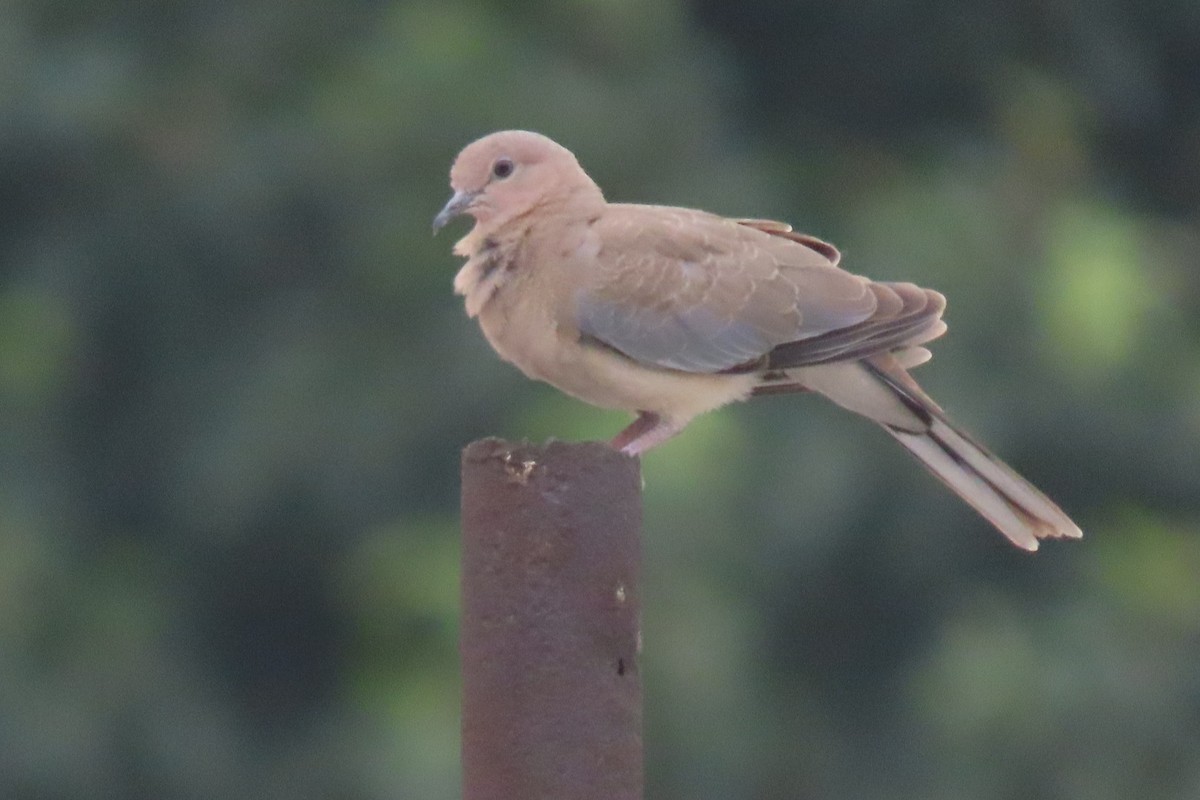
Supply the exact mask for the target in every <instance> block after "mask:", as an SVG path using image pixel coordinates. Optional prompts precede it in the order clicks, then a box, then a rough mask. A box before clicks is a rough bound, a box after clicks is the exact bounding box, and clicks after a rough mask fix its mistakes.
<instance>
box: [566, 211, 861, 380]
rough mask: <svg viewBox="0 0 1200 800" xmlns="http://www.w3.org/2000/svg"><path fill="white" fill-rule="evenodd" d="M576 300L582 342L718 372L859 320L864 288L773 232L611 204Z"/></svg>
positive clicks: (793, 239)
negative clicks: (592, 260)
mask: <svg viewBox="0 0 1200 800" xmlns="http://www.w3.org/2000/svg"><path fill="white" fill-rule="evenodd" d="M595 232H596V234H597V236H598V237H599V249H598V251H597V252H596V255H595V257H594V263H589V264H587V265H586V268H585V269H584V270H583V271H582V274H581V280H582V283H581V285H580V287H579V288H578V290H577V292H576V294H575V297H574V301H575V311H576V315H577V316H576V322H577V325H578V328H579V331H580V333H581V334H583V335H584V336H585V337H589V338H591V339H594V340H597V341H599V342H602V343H603V344H605V345H607V346H608V347H611V348H613V349H615V350H617V351H619V352H621V353H623V354H624V355H626V356H628V357H629V358H632V359H634V360H636V361H640V362H643V363H645V364H651V365H654V366H658V367H664V368H668V369H676V370H682V371H686V372H720V371H722V370H728V369H732V368H735V367H738V366H740V365H743V364H746V363H747V362H753V361H755V360H758V359H761V358H762V357H763V356H765V355H766V354H768V353H769V352H771V350H772V349H774V348H775V347H777V346H778V345H781V344H785V343H789V342H796V341H801V340H806V339H810V338H812V337H817V336H821V335H822V334H826V333H829V332H830V331H836V330H840V329H844V328H848V327H851V326H854V325H856V324H858V323H860V322H863V321H864V320H867V319H869V318H870V317H871V316H872V315H873V314H874V312H875V311H876V308H877V306H878V302H879V300H878V298H877V296H876V292H874V291H872V289H871V284H870V281H868V280H866V279H865V278H861V277H858V276H856V275H852V274H850V273H848V272H845V271H843V270H841V269H838V268H837V267H836V266H835V260H836V258H837V251H836V250H835V249H834V248H833V247H832V246H831V245H827V244H825V243H824V242H821V241H820V240H817V239H813V238H811V237H806V236H804V235H803V234H793V233H791V231H790V228H788V226H786V225H783V224H781V223H768V222H762V221H753V222H747V223H739V222H737V221H735V220H730V219H725V218H722V217H718V216H714V215H711V214H706V213H703V212H699V211H691V210H687V209H675V208H662V207H656V206H634V205H619V204H613V205H610V206H609V207H608V209H607V211H606V213H605V215H604V217H603V218H601V219H600V220H599V221H598V222H597V223H596V225H595Z"/></svg>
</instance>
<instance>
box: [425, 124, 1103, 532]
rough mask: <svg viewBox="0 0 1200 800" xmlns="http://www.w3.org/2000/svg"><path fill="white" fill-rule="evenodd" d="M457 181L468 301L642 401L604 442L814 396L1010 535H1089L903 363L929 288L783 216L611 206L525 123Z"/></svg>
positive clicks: (609, 389)
mask: <svg viewBox="0 0 1200 800" xmlns="http://www.w3.org/2000/svg"><path fill="white" fill-rule="evenodd" d="M450 185H451V188H452V189H453V192H454V193H453V196H452V197H451V198H450V200H449V202H447V203H446V205H445V207H444V208H443V209H442V210H441V212H440V213H439V214H438V215H437V216H436V218H435V219H434V223H433V225H434V232H435V233H436V232H437V231H438V230H439V229H441V228H442V227H444V226H445V225H446V224H447V223H448V222H450V220H452V219H454V218H455V217H458V216H462V215H467V216H470V217H473V218H474V220H475V224H474V227H472V229H471V230H470V231H469V232H468V233H467V235H466V236H465V237H463V238H462V239H461V240H460V241H459V242H458V243H457V244H455V246H454V253H455V254H456V255H459V256H461V257H463V258H465V259H466V262H465V264H463V266H462V268H461V269H460V270H459V272H458V274H457V275H456V276H455V279H454V290H455V292H456V293H457V294H460V295H462V296H463V298H464V301H465V305H466V312H467V315H468V316H469V317H472V318H475V319H477V320H478V323H479V326H480V328H481V329H482V331H483V334H484V336H485V337H486V338H487V340H488V342H489V343H490V344H491V346H492V347H493V348H494V349H495V351H496V353H497V354H499V356H500V357H501V358H502V359H504V360H506V361H508V362H511V363H512V364H513V365H515V366H516V367H517V368H519V369H520V370H521V371H522V372H524V373H525V374H526V375H527V376H529V377H530V378H533V379H536V380H540V381H544V382H546V383H548V384H550V385H552V386H555V387H557V388H558V389H560V390H561V391H563V392H565V393H567V394H569V395H571V396H573V397H576V398H578V399H580V400H583V401H585V402H587V403H591V404H592V405H595V406H599V407H602V408H609V409H620V410H624V411H627V412H631V413H633V414H635V415H636V416H635V418H634V420H633V422H632V423H631V424H630V425H629V426H628V427H627V428H625V429H624V430H623V431H621V432H620V433H618V434H617V436H616V437H615V438H614V439H613V440H612V442H611V445H612V446H613V447H614V448H617V449H619V450H621V451H622V452H624V453H626V454H628V455H630V456H640V455H641V454H643V453H645V452H646V451H648V450H650V449H651V448H653V447H656V446H657V445H660V444H662V443H663V442H665V441H667V440H668V439H670V438H671V437H673V436H675V435H676V434H678V433H679V432H680V431H682V430H683V429H684V428H685V427H686V426H687V424H688V423H689V422H691V421H692V420H693V419H695V418H696V417H697V416H699V415H700V414H704V413H706V412H709V411H713V410H715V409H717V408H720V407H722V406H725V405H727V404H729V403H733V402H736V401H741V400H746V399H748V398H752V397H756V396H760V395H772V394H778V393H790V392H811V393H816V394H819V395H822V396H824V397H826V398H827V399H829V400H831V401H833V402H834V403H836V404H837V405H839V406H841V407H842V408H845V409H847V410H849V411H852V412H854V413H856V414H858V415H860V416H863V417H866V418H867V419H869V420H871V421H872V422H874V423H876V424H878V425H879V426H881V427H882V428H883V429H884V430H885V431H887V432H888V433H889V434H891V436H892V437H893V438H895V439H896V440H897V441H898V442H899V443H900V444H901V445H903V446H904V447H905V448H906V449H907V450H908V451H909V452H910V453H911V454H912V455H913V456H915V457H916V458H917V459H918V460H919V461H920V462H921V463H922V464H923V465H924V466H925V467H926V468H927V469H928V470H929V471H930V472H931V473H933V475H935V476H936V477H937V478H939V479H940V480H941V481H942V482H943V483H945V484H946V485H947V486H948V487H949V488H950V489H951V490H953V491H954V492H955V493H957V494H958V495H959V496H960V497H961V498H962V499H963V500H965V501H966V502H967V503H968V504H969V505H970V506H972V507H973V508H974V509H975V510H976V511H978V512H979V513H980V514H981V515H982V516H983V517H984V518H986V519H987V520H988V521H990V522H991V523H992V525H994V526H995V527H996V528H997V529H998V530H999V531H1000V532H1001V533H1003V534H1004V535H1005V536H1006V537H1008V539H1009V540H1010V541H1011V542H1012V543H1013V544H1015V545H1016V546H1017V547H1020V548H1023V549H1025V550H1029V551H1033V550H1036V549H1037V548H1038V541H1039V540H1040V539H1044V538H1062V537H1066V538H1079V537H1080V536H1082V532H1081V530H1080V528H1079V527H1078V526H1077V525H1076V524H1075V523H1074V522H1072V521H1071V519H1070V518H1069V517H1068V516H1067V515H1066V514H1065V513H1064V512H1063V511H1062V510H1061V509H1060V508H1059V507H1058V506H1057V505H1055V504H1054V502H1052V501H1051V500H1050V499H1049V498H1047V497H1046V496H1045V495H1044V494H1043V493H1042V492H1041V491H1039V490H1038V489H1036V488H1035V487H1034V486H1033V485H1032V484H1030V483H1029V482H1028V481H1026V480H1025V479H1024V478H1022V477H1021V476H1020V475H1018V474H1017V473H1016V472H1015V471H1014V470H1013V469H1012V468H1010V467H1009V466H1008V465H1006V464H1005V463H1004V462H1002V461H1001V460H1000V459H999V458H997V457H996V456H995V455H993V454H992V453H991V452H990V451H988V450H987V448H985V447H984V446H983V445H982V444H980V443H979V442H977V441H976V440H975V439H973V438H972V437H971V436H970V435H968V434H967V433H966V432H964V431H963V430H962V429H961V428H959V427H958V426H956V425H955V424H954V423H953V422H951V421H950V420H949V418H948V417H947V416H946V413H945V412H944V411H943V410H942V408H941V407H940V406H938V404H937V403H935V402H934V401H933V400H932V399H931V398H930V397H929V396H928V395H927V394H926V393H925V392H924V391H923V390H922V389H921V387H920V386H918V385H917V383H916V381H914V380H913V378H912V377H911V375H910V374H909V370H910V369H912V368H913V367H916V366H918V365H920V364H922V363H923V362H925V361H927V360H928V359H929V358H930V353H929V350H928V349H926V347H925V346H924V345H926V344H928V343H929V342H930V341H931V340H933V339H935V338H937V337H938V336H941V335H942V334H943V333H944V332H945V331H946V324H945V323H944V322H943V321H942V313H943V311H944V310H945V307H946V300H945V298H944V297H943V296H942V295H941V294H939V293H938V292H935V291H933V290H931V289H924V288H921V287H919V286H917V285H915V284H912V283H900V282H884V281H873V280H871V279H869V278H865V277H862V276H859V275H855V274H853V273H851V272H849V271H847V270H844V269H842V268H841V266H840V265H839V262H840V258H841V256H840V254H839V252H838V250H837V248H835V247H834V246H833V245H831V244H828V243H826V242H824V241H822V240H820V239H818V238H816V237H814V236H809V235H806V234H803V233H798V232H796V231H794V230H793V229H792V227H791V226H790V225H787V224H784V223H781V222H772V221H767V220H758V219H733V218H727V217H723V216H720V215H717V214H712V213H708V212H705V211H700V210H695V209H689V208H675V207H669V206H658V205H638V204H628V203H610V202H608V201H607V200H606V199H605V197H604V194H603V193H602V192H601V190H600V188H599V187H598V186H597V185H596V183H595V182H594V181H593V180H592V179H591V178H590V177H589V176H588V174H587V173H586V172H585V171H584V170H583V168H582V167H581V166H580V164H579V162H578V161H577V160H576V158H575V156H574V154H572V153H571V151H570V150H568V149H566V148H565V147H563V146H561V145H559V144H557V143H556V142H554V141H552V140H551V139H549V138H547V137H545V136H542V135H541V134H537V133H533V132H529V131H501V132H497V133H492V134H490V135H487V136H484V137H483V138H481V139H479V140H477V141H475V142H472V143H471V144H469V145H467V147H466V148H464V149H463V150H462V152H461V153H460V154H459V156H458V158H457V159H456V160H455V162H454V165H453V167H452V168H451V170H450Z"/></svg>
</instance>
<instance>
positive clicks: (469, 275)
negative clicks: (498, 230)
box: [454, 233, 521, 317]
mask: <svg viewBox="0 0 1200 800" xmlns="http://www.w3.org/2000/svg"><path fill="white" fill-rule="evenodd" d="M520 249H521V248H520V246H519V243H502V242H501V241H500V240H498V239H495V238H493V237H490V236H483V237H479V238H476V237H475V234H474V233H471V234H468V235H467V236H466V237H464V238H463V239H462V241H460V242H459V243H458V244H456V245H455V246H454V251H455V252H456V253H458V254H459V255H465V256H467V257H468V258H467V263H466V264H464V265H463V267H462V269H460V270H459V271H458V274H457V275H456V276H454V292H455V294H461V295H462V296H463V298H464V300H465V302H466V306H467V316H469V317H477V316H479V312H480V311H482V310H483V307H484V306H485V305H486V304H487V303H488V302H489V301H490V300H491V299H492V297H493V296H494V295H495V294H496V292H497V291H499V289H500V287H501V286H503V285H504V284H505V283H507V282H508V280H509V279H510V278H511V277H512V274H513V273H514V272H515V271H516V269H517V264H518V259H519V257H520Z"/></svg>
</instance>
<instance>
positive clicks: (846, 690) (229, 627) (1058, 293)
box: [0, 0, 1200, 800]
mask: <svg viewBox="0 0 1200 800" xmlns="http://www.w3.org/2000/svg"><path fill="white" fill-rule="evenodd" d="M508 127H523V128H530V129H535V130H539V131H542V132H544V133H546V134H548V135H551V136H553V137H554V138H556V139H558V140H559V141H561V142H563V143H564V144H566V145H567V146H569V147H570V148H571V149H573V150H574V151H575V152H576V153H577V154H578V156H579V157H580V159H581V161H582V162H583V164H584V165H585V167H587V168H588V170H589V171H590V172H591V173H592V174H593V176H594V177H595V178H596V179H597V181H598V182H599V183H600V185H601V186H603V187H604V188H605V190H606V192H607V193H608V195H609V196H610V197H611V198H614V199H620V200H631V201H633V200H636V201H645V202H664V203H674V204H686V205H695V206H701V207H706V208H709V209H712V210H715V211H719V212H724V213H728V214H731V215H738V216H755V217H770V218H782V219H787V220H789V221H792V222H793V223H795V224H796V225H797V226H798V227H800V228H801V229H804V230H808V231H811V232H813V233H815V234H818V235H820V236H823V237H824V238H827V239H830V240H832V241H834V242H836V243H837V244H839V245H840V246H841V247H842V249H843V251H844V252H845V253H846V264H847V266H848V267H849V268H850V269H852V270H854V271H857V272H862V273H864V274H868V275H872V276H874V277H879V278H890V279H909V280H914V281H917V282H920V283H922V284H925V285H928V286H932V287H935V288H938V289H940V290H942V291H943V292H945V293H946V294H947V295H948V296H949V297H950V308H949V313H948V315H947V319H948V321H949V322H950V325H951V332H950V335H948V336H947V337H946V338H945V339H944V340H942V341H940V342H938V343H937V344H936V346H935V355H936V357H935V359H934V362H933V363H932V364H931V365H929V366H927V367H923V368H922V370H921V372H920V377H921V379H922V381H923V383H924V384H925V385H926V387H927V388H928V389H929V390H930V392H931V393H932V394H933V395H934V396H935V397H938V398H939V399H940V400H941V401H942V403H943V404H944V405H945V406H946V407H948V408H949V409H950V410H951V411H952V412H953V413H954V414H955V416H956V417H958V418H959V419H960V421H961V422H963V423H964V424H965V425H966V426H967V427H969V428H971V429H973V430H975V431H976V432H977V433H978V434H979V435H980V436H981V438H983V439H985V440H986V441H988V442H989V443H990V444H991V445H992V446H993V447H994V448H995V449H996V450H997V451H999V452H1000V453H1002V454H1004V455H1005V456H1006V457H1007V458H1008V459H1010V460H1011V462H1012V463H1013V464H1014V465H1015V466H1017V467H1018V468H1019V469H1020V470H1022V471H1023V472H1024V473H1026V474H1027V475H1028V476H1029V477H1030V478H1031V479H1032V480H1034V481H1035V482H1036V483H1038V484H1039V485H1041V486H1042V487H1043V488H1045V489H1046V491H1047V492H1048V493H1049V494H1051V495H1052V496H1053V497H1055V498H1056V499H1058V500H1060V501H1061V503H1062V504H1063V505H1064V507H1066V508H1067V509H1068V510H1069V511H1070V512H1071V513H1072V514H1073V515H1075V516H1076V518H1077V520H1078V521H1079V522H1080V523H1081V524H1082V526H1083V527H1084V529H1085V530H1086V532H1087V538H1085V539H1084V541H1083V542H1081V543H1076V544H1060V545H1050V546H1047V547H1045V548H1044V549H1043V552H1042V553H1040V554H1038V555H1037V556H1036V557H1028V556H1026V555H1024V554H1021V553H1018V552H1016V551H1014V550H1013V549H1012V548H1010V547H1009V546H1008V545H1006V544H1005V543H1004V542H1003V541H1002V540H1001V539H1000V537H998V536H997V535H995V534H994V533H993V532H992V531H990V530H989V529H988V528H987V526H986V524H985V523H983V522H982V521H981V520H979V519H978V518H976V517H975V516H974V515H973V514H972V512H971V511H970V510H969V509H967V508H966V507H965V506H963V505H962V504H961V503H959V502H958V501H957V500H955V499H954V498H953V497H951V496H950V495H948V494H946V493H945V492H944V491H943V490H942V489H941V487H940V486H938V485H937V483H936V482H935V481H933V480H931V479H929V478H928V477H927V476H926V475H924V474H923V473H921V472H920V471H919V470H918V469H915V468H914V466H913V463H912V462H911V461H910V460H909V459H908V458H907V457H906V456H905V455H904V454H903V453H902V452H901V451H900V449H899V448H897V447H895V446H894V445H893V444H892V443H891V442H890V441H889V440H888V439H887V437H885V436H882V435H881V434H879V433H878V432H877V431H875V430H872V429H871V428H870V426H868V425H865V424H863V423H861V422H860V421H858V420H855V419H851V418H849V417H848V416H847V415H845V414H843V413H840V412H839V411H838V410H837V409H833V408H831V407H827V406H826V405H823V404H821V403H820V402H819V401H817V400H815V399H813V398H803V397H801V398H796V397H792V398H777V399H770V400H763V401H762V402H758V403H754V404H751V405H747V406H744V407H739V408H734V409H727V410H725V411H723V412H722V413H720V414H718V415H713V416H711V417H709V418H706V419H703V420H701V421H699V422H697V423H695V424H694V425H693V426H692V427H691V428H690V429H689V430H688V432H687V433H686V434H685V435H683V436H681V437H680V438H679V439H678V440H676V441H674V442H672V443H671V444H669V445H667V446H665V447H663V448H662V449H661V450H659V451H656V452H654V453H652V454H651V455H650V456H649V457H648V458H647V459H646V460H645V465H644V469H645V476H646V565H645V576H644V580H645V594H646V597H645V603H646V610H645V641H646V651H645V661H644V670H645V683H646V691H647V703H648V708H647V751H648V771H649V775H648V781H649V787H648V793H647V796H648V797H654V798H689V800H691V799H697V800H703V799H705V798H714V799H716V798H720V799H721V800H734V799H735V798H746V799H747V800H774V798H781V799H782V798H797V797H813V798H863V797H891V798H913V799H914V800H915V799H916V798H922V799H923V800H928V799H929V798H934V799H936V798H947V799H949V798H955V799H956V800H957V799H958V798H988V799H990V798H995V799H996V800H1003V799H1006V798H1023V799H1025V798H1041V797H1045V798H1081V799H1082V798H1086V800H1103V799H1104V798H1128V797H1139V798H1164V799H1166V798H1195V797H1198V796H1200V668H1198V667H1197V665H1198V664H1200V535H1198V534H1200V455H1198V448H1200V322H1198V320H1200V272H1198V266H1200V227H1198V223H1200V213H1198V212H1200V5H1198V4H1197V3H1195V2H1194V0H1157V1H1156V2H1149V3H1147V2H1144V1H1143V2H1136V3H1135V2H1132V1H1131V0H1099V2H1088V3H1085V2H1061V3H1052V4H1039V3H1021V2H1016V3H1014V2H1011V0H1003V1H1001V0H980V2H976V3H972V4H961V3H952V2H946V1H945V0H926V2H922V3H900V2H880V3H843V2H834V0H811V2H804V3H787V2H774V1H773V0H745V2H742V3H723V2H718V1H717V0H693V1H692V2H685V0H661V1H659V2H652V3H648V2H645V1H644V0H586V1H584V0H579V1H577V2H547V1H546V0H541V1H535V2H529V3H524V4H515V3H508V2H499V0H492V1H490V2H489V1H488V0H476V1H474V2H472V1H470V0H401V1H400V2H391V3H385V2H378V1H376V2H367V1H366V0H349V1H348V2H346V1H344V2H340V3H333V2H328V0H296V1H295V2H286V3H285V2H279V1H278V0H276V1H275V2H272V1H271V0H257V2H255V1H253V0H252V1H251V2H241V3H234V2H228V1H227V0H204V2H200V1H199V0H175V1H173V2H172V1H168V2H146V1H145V0H142V1H141V2H126V3H116V2H109V1H107V0H98V1H97V2H89V3H73V2H65V0H50V1H49V2H31V1H30V0H6V1H5V2H3V3H0V411H2V413H0V797H4V798H13V799H14V800H16V799H19V798H31V799H32V798H168V799H169V798H266V799H267V800H270V799H271V798H288V800H300V799H302V798H333V797H336V798H363V799H364V800H366V799H368V798H397V797H402V798H414V800H420V798H445V797H454V796H456V795H457V794H458V767H457V759H458V751H457V747H458V739H457V736H458V733H457V730H458V710H459V709H458V676H457V656H456V650H455V637H456V630H455V626H456V616H457V530H456V507H457V460H458V452H459V449H460V448H461V447H462V446H463V445H464V444H465V443H467V442H468V441H470V440H472V439H474V438H477V437H479V436H483V435H488V434H495V435H501V436H506V437H513V438H520V437H529V438H533V439H540V438H543V437H548V436H557V437H560V438H569V439H580V438H593V437H606V436H609V435H611V434H612V433H614V432H615V431H616V430H617V429H618V428H619V427H620V426H621V425H622V424H623V422H624V419H623V418H622V417H621V416H620V415H613V414H608V413H604V412H599V411H596V410H593V409H589V408H586V407H584V406H581V405H579V404H577V403H575V402H574V401H571V400H569V399H566V398H564V397H561V396H559V395H558V394H556V393H555V392H554V391H553V390H551V389H549V388H547V387H544V386H540V385H535V384H532V383H530V382H528V381H526V380H525V379H524V378H522V377H521V376H520V375H518V374H517V373H516V372H515V371H514V370H512V369H511V368H510V367H508V366H506V365H503V364H501V363H500V362H498V360H497V359H496V358H495V357H494V356H493V355H492V354H491V353H490V351H489V350H488V349H487V347H486V345H485V344H484V343H483V341H482V337H481V336H480V335H479V333H478V331H477V330H476V329H475V326H474V325H473V323H470V322H469V321H468V320H467V319H466V318H465V315H464V314H463V313H462V310H461V306H460V303H459V301H458V300H457V298H454V297H453V296H452V295H451V292H450V279H451V277H452V275H453V273H454V271H455V270H456V268H457V259H455V258H453V257H452V256H451V255H450V254H449V248H450V244H451V241H452V239H453V235H454V233H455V232H454V231H452V232H451V235H450V236H444V237H442V238H441V239H438V240H433V239H431V238H430V236H429V222H430V219H431V217H432V216H433V214H434V213H435V212H436V211H437V210H438V208H439V207H440V206H441V204H442V202H443V201H444V199H445V198H446V196H447V194H448V187H447V184H446V172H447V169H448V167H449V165H450V163H451V161H452V159H453V157H454V155H455V154H456V152H457V151H458V150H459V148H460V147H461V146H462V145H464V144H465V143H466V142H468V141H470V140H471V139H473V138H475V137H477V136H479V135H482V134H484V133H487V132H489V131H491V130H495V129H499V128H508Z"/></svg>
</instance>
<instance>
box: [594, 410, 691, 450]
mask: <svg viewBox="0 0 1200 800" xmlns="http://www.w3.org/2000/svg"><path fill="white" fill-rule="evenodd" d="M681 430H683V426H682V425H677V424H675V423H673V422H668V421H666V420H664V419H663V418H662V417H660V416H659V415H658V414H655V413H653V412H651V411H639V412H638V416H637V419H635V420H634V421H633V422H631V423H630V424H629V427H627V428H626V429H625V430H623V431H621V432H620V433H618V434H617V435H616V437H615V438H614V439H613V440H612V441H611V442H609V445H610V446H611V447H613V448H614V449H617V450H620V451H621V452H622V453H624V454H625V455H627V456H640V455H641V454H642V453H644V452H646V451H647V450H649V449H650V448H651V447H654V446H655V445H660V444H662V443H663V442H665V441H666V440H667V439H670V438H671V437H672V436H674V435H675V434H677V433H679V431H681Z"/></svg>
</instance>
